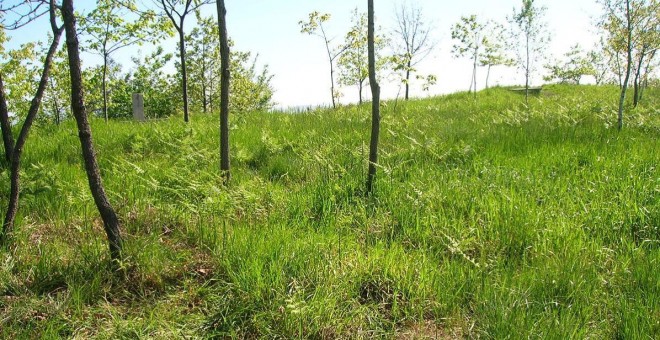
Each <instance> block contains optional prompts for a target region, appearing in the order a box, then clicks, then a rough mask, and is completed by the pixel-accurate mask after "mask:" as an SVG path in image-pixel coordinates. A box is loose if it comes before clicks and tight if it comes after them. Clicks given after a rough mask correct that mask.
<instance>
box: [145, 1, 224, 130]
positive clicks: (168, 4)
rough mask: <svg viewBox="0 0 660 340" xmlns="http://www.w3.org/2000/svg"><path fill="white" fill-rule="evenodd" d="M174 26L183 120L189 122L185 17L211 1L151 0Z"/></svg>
mask: <svg viewBox="0 0 660 340" xmlns="http://www.w3.org/2000/svg"><path fill="white" fill-rule="evenodd" d="M152 1H153V2H154V3H155V4H156V5H158V6H159V7H160V9H161V10H163V11H164V12H165V14H166V15H167V17H168V18H169V19H170V21H171V22H172V25H174V28H175V29H176V31H177V33H178V35H179V58H180V62H181V92H182V97H183V120H184V121H185V122H186V123H187V122H188V121H189V113H188V73H187V69H186V33H185V30H184V24H185V21H186V17H187V16H188V14H190V13H194V12H195V11H196V10H197V9H199V8H200V7H202V6H203V5H206V4H209V3H211V0H152Z"/></svg>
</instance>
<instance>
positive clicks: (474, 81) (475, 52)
mask: <svg viewBox="0 0 660 340" xmlns="http://www.w3.org/2000/svg"><path fill="white" fill-rule="evenodd" d="M478 53H479V50H478V49H475V51H474V63H473V66H472V84H473V85H474V86H472V88H473V89H474V97H475V98H477V56H478Z"/></svg>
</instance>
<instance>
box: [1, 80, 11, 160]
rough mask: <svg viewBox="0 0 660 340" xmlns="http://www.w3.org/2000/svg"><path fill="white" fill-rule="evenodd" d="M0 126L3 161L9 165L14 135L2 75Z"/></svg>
mask: <svg viewBox="0 0 660 340" xmlns="http://www.w3.org/2000/svg"><path fill="white" fill-rule="evenodd" d="M0 126H1V127H2V141H3V143H4V145H5V160H6V161H7V164H9V163H11V154H12V152H13V151H14V135H13V134H12V131H11V123H10V122H9V109H8V107H7V97H6V95H5V85H4V82H3V80H2V74H0Z"/></svg>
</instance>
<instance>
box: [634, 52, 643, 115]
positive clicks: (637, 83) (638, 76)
mask: <svg viewBox="0 0 660 340" xmlns="http://www.w3.org/2000/svg"><path fill="white" fill-rule="evenodd" d="M645 53H646V48H642V51H641V52H640V54H641V55H640V56H639V62H638V63H637V70H636V71H635V79H634V80H633V84H634V85H633V86H634V88H635V91H634V94H633V107H635V108H636V107H637V105H638V104H639V100H640V94H641V83H640V82H641V75H642V67H644V54H645Z"/></svg>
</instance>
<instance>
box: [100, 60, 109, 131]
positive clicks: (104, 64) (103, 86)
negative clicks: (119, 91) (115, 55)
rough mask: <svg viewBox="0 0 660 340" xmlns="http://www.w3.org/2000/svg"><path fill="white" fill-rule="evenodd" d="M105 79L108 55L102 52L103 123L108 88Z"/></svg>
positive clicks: (106, 120)
mask: <svg viewBox="0 0 660 340" xmlns="http://www.w3.org/2000/svg"><path fill="white" fill-rule="evenodd" d="M107 77H108V54H107V53H106V52H105V50H104V51H103V80H102V81H101V87H102V89H101V91H103V117H104V118H105V122H106V123H107V122H108V87H107V81H108V80H107Z"/></svg>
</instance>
